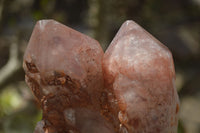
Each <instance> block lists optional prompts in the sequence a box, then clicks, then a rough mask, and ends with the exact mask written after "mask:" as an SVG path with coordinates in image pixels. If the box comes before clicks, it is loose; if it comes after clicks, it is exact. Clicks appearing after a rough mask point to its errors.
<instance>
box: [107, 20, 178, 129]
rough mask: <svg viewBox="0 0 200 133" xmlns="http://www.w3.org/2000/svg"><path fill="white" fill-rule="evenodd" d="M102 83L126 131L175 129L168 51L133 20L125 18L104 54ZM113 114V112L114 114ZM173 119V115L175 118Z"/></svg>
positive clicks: (173, 77) (175, 99)
mask: <svg viewBox="0 0 200 133" xmlns="http://www.w3.org/2000/svg"><path fill="white" fill-rule="evenodd" d="M103 71H104V80H105V85H106V87H107V88H108V89H110V90H112V91H113V92H114V94H115V96H116V99H117V101H118V106H119V110H118V112H119V113H121V112H123V113H125V114H126V116H125V117H126V119H127V122H124V120H123V118H122V116H123V115H121V114H119V115H118V117H119V120H120V123H121V124H123V125H124V126H125V128H126V129H127V132H128V133H141V132H143V133H152V132H153V133H168V132H171V133H176V132H177V124H173V126H172V127H171V121H173V123H177V122H175V121H174V120H171V119H170V118H171V116H173V117H176V118H177V117H178V116H177V114H174V113H173V112H174V110H178V106H177V105H179V100H178V95H177V92H176V89H175V88H174V79H175V71H174V64H173V59H172V55H171V53H170V51H169V50H168V49H167V48H166V47H165V46H164V45H163V44H161V43H160V42H159V41H158V40H156V39H155V38H154V37H153V36H151V35H150V34H149V33H148V32H147V31H145V30H144V29H143V28H142V27H140V26H139V25H138V24H136V23H135V22H133V21H126V22H125V23H124V24H123V25H122V27H121V28H120V30H119V31H118V33H117V35H116V36H115V38H114V39H113V41H112V42H111V44H110V46H109V48H108V49H107V50H106V52H105V54H104V60H103ZM115 117H117V116H115ZM176 121H177V119H176Z"/></svg>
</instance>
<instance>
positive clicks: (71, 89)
mask: <svg viewBox="0 0 200 133" xmlns="http://www.w3.org/2000/svg"><path fill="white" fill-rule="evenodd" d="M102 57H103V51H102V48H101V47H100V45H99V43H98V42H97V41H95V40H94V39H92V38H90V37H88V36H86V35H83V34H81V33H79V32H77V31H75V30H73V29H71V28H69V27H66V26H64V25H62V24H60V23H58V22H56V21H54V20H41V21H38V22H37V24H36V26H35V28H34V31H33V33H32V35H31V38H30V41H29V44H28V47H27V49H26V52H25V55H24V62H23V67H24V70H25V73H26V82H27V84H28V85H29V87H30V88H31V89H32V92H33V93H34V95H35V97H36V99H37V101H38V102H39V103H40V105H41V108H42V110H43V122H44V126H43V130H44V132H45V133H46V132H48V133H55V132H57V133H65V132H66V133H68V132H70V133H72V132H73V133H76V132H81V133H92V132H96V133H98V132H100V131H103V132H105V133H112V126H110V124H109V123H108V122H107V121H106V120H105V119H104V118H103V117H102V116H101V106H100V101H99V98H100V97H101V91H102V88H103V76H102V63H101V62H102ZM38 124H39V125H38V126H37V127H38V128H40V127H41V122H40V123H38ZM95 128H96V129H95ZM99 129H101V130H99ZM110 130H111V131H110ZM36 132H37V130H36Z"/></svg>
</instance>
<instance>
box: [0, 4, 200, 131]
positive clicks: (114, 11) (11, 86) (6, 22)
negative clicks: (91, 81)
mask: <svg viewBox="0 0 200 133" xmlns="http://www.w3.org/2000/svg"><path fill="white" fill-rule="evenodd" d="M49 18H52V19H55V20H57V21H60V22H61V23H64V24H66V25H68V26H70V27H72V28H74V29H76V30H78V31H80V32H82V33H84V34H87V35H89V36H91V37H94V38H96V39H97V40H98V41H99V42H100V44H101V45H102V47H103V48H104V50H105V49H106V47H107V46H108V45H109V43H110V42H111V40H112V39H113V37H114V35H115V34H116V32H117V31H118V29H119V27H120V26H121V24H122V23H123V22H124V21H125V20H127V19H131V20H134V21H136V22H137V23H138V24H140V25H141V26H142V27H144V28H145V29H146V30H147V31H149V32H150V33H151V34H153V35H154V36H155V37H156V38H158V40H160V41H161V42H163V43H164V44H165V45H166V46H167V47H168V48H169V49H170V50H171V51H172V53H173V57H174V62H175V68H176V87H177V89H178V93H179V96H180V101H181V107H180V122H179V132H178V133H200V0H57V1H56V0H0V133H32V132H33V129H34V127H35V124H36V122H37V121H39V120H40V119H41V111H40V109H39V107H38V105H37V103H36V102H35V100H34V97H33V95H32V93H31V91H30V89H29V88H28V87H27V85H26V84H25V82H24V72H23V69H22V59H23V54H24V51H25V49H26V46H27V44H28V41H29V38H30V35H31V32H32V30H33V27H34V25H35V23H36V21H37V20H39V19H49Z"/></svg>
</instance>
